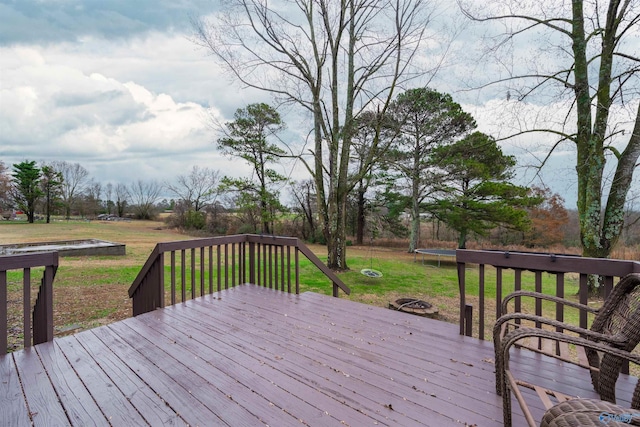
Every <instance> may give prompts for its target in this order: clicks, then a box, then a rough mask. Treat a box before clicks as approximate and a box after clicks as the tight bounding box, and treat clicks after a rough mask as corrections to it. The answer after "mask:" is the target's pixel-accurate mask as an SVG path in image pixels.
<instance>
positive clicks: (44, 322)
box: [0, 252, 58, 351]
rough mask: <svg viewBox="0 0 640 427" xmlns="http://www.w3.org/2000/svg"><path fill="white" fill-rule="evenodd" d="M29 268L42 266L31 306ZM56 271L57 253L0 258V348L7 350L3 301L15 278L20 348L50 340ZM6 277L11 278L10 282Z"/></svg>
mask: <svg viewBox="0 0 640 427" xmlns="http://www.w3.org/2000/svg"><path fill="white" fill-rule="evenodd" d="M32 268H43V269H44V270H43V272H42V278H41V279H40V286H39V288H38V294H37V297H36V298H35V303H34V304H33V306H32V304H31V300H32V298H31V291H32V289H31V280H32V279H31V273H32V271H31V269H32ZM57 270H58V253H57V252H39V253H33V254H25V255H9V256H2V257H0V349H7V346H8V327H9V324H8V316H9V311H10V310H9V309H8V304H7V302H8V296H9V290H8V288H9V285H10V284H11V285H13V282H16V281H17V282H18V283H20V282H22V293H21V294H22V295H21V299H22V310H21V311H22V333H23V345H24V347H30V346H31V345H35V344H40V343H43V342H47V341H52V340H53V281H54V279H55V275H56V271H57ZM9 277H11V283H10V280H9ZM18 287H19V286H18ZM14 292H15V291H14ZM18 292H19V291H18ZM18 299H19V298H18ZM12 300H13V298H12ZM16 310H18V311H19V308H16ZM0 351H6V350H0Z"/></svg>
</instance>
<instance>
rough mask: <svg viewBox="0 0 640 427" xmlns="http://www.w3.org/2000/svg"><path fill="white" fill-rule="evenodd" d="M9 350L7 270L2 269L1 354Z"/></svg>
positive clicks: (0, 275)
mask: <svg viewBox="0 0 640 427" xmlns="http://www.w3.org/2000/svg"><path fill="white" fill-rule="evenodd" d="M6 352H7V272H6V271H0V354H4V353H6Z"/></svg>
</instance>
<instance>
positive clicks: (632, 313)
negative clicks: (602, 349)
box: [587, 273, 640, 408]
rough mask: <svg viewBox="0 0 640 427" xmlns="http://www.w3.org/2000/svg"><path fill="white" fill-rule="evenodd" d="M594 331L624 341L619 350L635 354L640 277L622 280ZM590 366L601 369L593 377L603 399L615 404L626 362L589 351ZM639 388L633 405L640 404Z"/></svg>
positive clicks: (638, 339)
mask: <svg viewBox="0 0 640 427" xmlns="http://www.w3.org/2000/svg"><path fill="white" fill-rule="evenodd" d="M591 330H593V331H594V332H599V333H602V334H606V335H610V336H617V337H619V338H621V339H623V343H624V344H623V345H622V346H621V347H620V348H621V349H623V350H626V351H632V350H633V349H634V348H635V347H636V346H637V345H638V343H640V274H638V273H631V274H628V275H626V276H625V277H623V278H622V279H620V282H618V284H617V285H616V286H614V288H613V291H612V292H611V295H609V298H607V300H606V301H605V303H604V304H603V306H602V308H601V309H600V311H599V312H598V315H597V316H596V318H595V319H594V321H593V325H592V326H591ZM587 358H588V360H589V364H590V365H591V366H593V367H596V368H599V371H591V378H592V381H593V385H594V387H595V389H596V391H597V392H598V393H599V394H600V398H601V399H602V400H606V401H609V402H613V403H615V386H616V382H617V380H618V377H619V376H620V370H621V367H622V364H623V360H622V359H621V358H620V357H616V356H613V355H610V354H604V355H602V357H600V356H599V355H598V353H596V352H595V351H593V350H591V351H589V350H587ZM639 387H640V385H639V386H636V391H637V392H636V393H635V394H634V397H633V400H632V404H631V406H632V407H633V408H638V406H639V405H640V394H639V393H640V388H639Z"/></svg>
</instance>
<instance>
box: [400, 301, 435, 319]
mask: <svg viewBox="0 0 640 427" xmlns="http://www.w3.org/2000/svg"><path fill="white" fill-rule="evenodd" d="M389 308H390V309H392V310H397V311H402V312H405V313H410V314H415V315H417V316H427V317H431V316H434V315H436V314H438V309H437V307H435V306H433V304H430V303H428V302H426V301H422V300H419V299H416V298H399V299H397V300H395V301H394V302H390V303H389Z"/></svg>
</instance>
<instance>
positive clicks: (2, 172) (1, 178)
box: [0, 161, 11, 217]
mask: <svg viewBox="0 0 640 427" xmlns="http://www.w3.org/2000/svg"><path fill="white" fill-rule="evenodd" d="M10 208H11V175H10V173H9V169H7V166H6V165H5V164H4V162H2V161H0V213H1V214H2V215H6V216H7V217H8V216H9V213H8V212H7V211H8V210H9V209H10Z"/></svg>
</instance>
